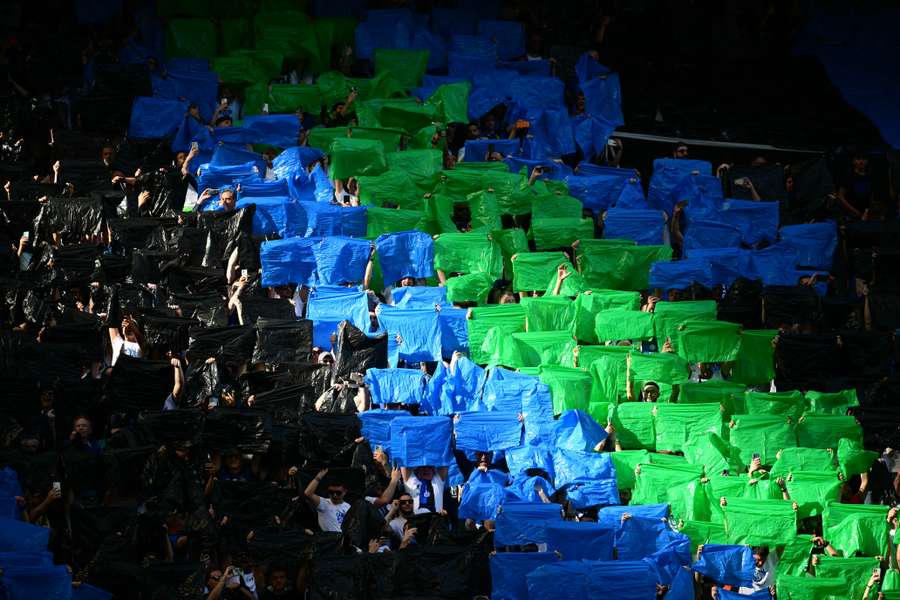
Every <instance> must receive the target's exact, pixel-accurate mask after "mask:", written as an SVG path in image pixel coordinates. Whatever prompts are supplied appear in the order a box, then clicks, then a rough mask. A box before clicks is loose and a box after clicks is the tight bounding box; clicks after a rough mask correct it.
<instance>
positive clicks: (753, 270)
mask: <svg viewBox="0 0 900 600" xmlns="http://www.w3.org/2000/svg"><path fill="white" fill-rule="evenodd" d="M748 256H749V273H748V275H747V277H748V279H762V281H763V283H764V284H766V285H797V282H798V277H799V273H798V272H797V271H796V269H795V268H794V265H796V264H797V249H796V248H795V247H794V246H793V245H791V244H787V243H785V242H781V243H778V244H772V245H771V246H769V247H767V248H763V249H762V250H753V251H752V252H749V253H748Z"/></svg>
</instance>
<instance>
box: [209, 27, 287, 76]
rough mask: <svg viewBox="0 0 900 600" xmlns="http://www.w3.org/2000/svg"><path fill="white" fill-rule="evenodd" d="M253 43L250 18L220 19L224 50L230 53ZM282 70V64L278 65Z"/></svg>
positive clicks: (220, 40) (279, 69)
mask: <svg viewBox="0 0 900 600" xmlns="http://www.w3.org/2000/svg"><path fill="white" fill-rule="evenodd" d="M252 45H253V28H252V27H251V26H250V21H249V19H244V18H241V17H237V18H229V19H219V46H220V47H221V48H222V52H225V53H229V52H231V51H233V50H239V49H241V48H249V47H250V46H252ZM278 71H279V73H280V72H281V65H278Z"/></svg>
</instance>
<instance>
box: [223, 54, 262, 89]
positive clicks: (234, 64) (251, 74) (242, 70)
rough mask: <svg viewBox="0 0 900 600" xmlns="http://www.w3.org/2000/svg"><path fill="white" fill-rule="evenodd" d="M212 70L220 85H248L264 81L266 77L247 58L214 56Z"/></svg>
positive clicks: (259, 68) (259, 67)
mask: <svg viewBox="0 0 900 600" xmlns="http://www.w3.org/2000/svg"><path fill="white" fill-rule="evenodd" d="M212 70H213V71H215V72H216V74H217V75H218V76H219V80H220V81H221V82H222V83H228V84H248V83H258V82H260V81H265V80H266V79H267V75H266V72H265V70H264V69H263V68H262V66H261V65H260V64H259V63H257V62H256V61H255V60H253V59H252V58H250V57H249V56H216V57H215V58H213V59H212Z"/></svg>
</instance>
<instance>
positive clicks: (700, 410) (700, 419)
mask: <svg viewBox="0 0 900 600" xmlns="http://www.w3.org/2000/svg"><path fill="white" fill-rule="evenodd" d="M705 433H714V434H717V435H721V433H722V414H721V405H719V404H657V406H656V449H657V450H660V451H661V450H672V451H680V450H681V449H682V448H683V447H684V444H685V443H686V442H688V441H692V440H694V439H696V438H699V437H701V436H702V435H703V434H705Z"/></svg>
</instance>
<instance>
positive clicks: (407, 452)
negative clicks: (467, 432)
mask: <svg viewBox="0 0 900 600" xmlns="http://www.w3.org/2000/svg"><path fill="white" fill-rule="evenodd" d="M452 433H453V422H452V421H451V420H450V419H449V418H447V417H421V416H419V417H398V418H396V419H394V420H393V421H391V449H392V450H393V452H394V457H393V458H394V460H396V461H397V462H398V463H399V464H400V465H401V466H404V467H423V466H433V467H443V466H447V465H449V464H450V463H452V462H454V458H453V453H452V452H451V451H450V438H451V436H452Z"/></svg>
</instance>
